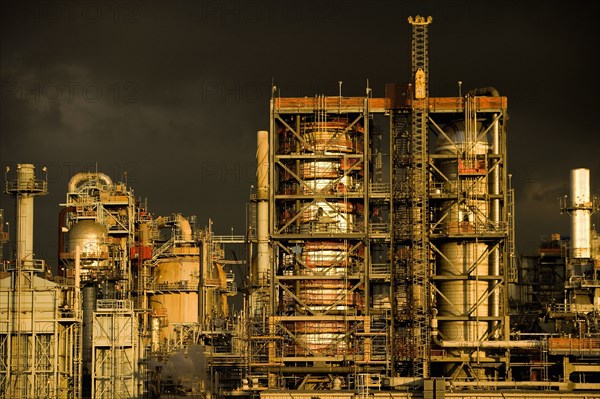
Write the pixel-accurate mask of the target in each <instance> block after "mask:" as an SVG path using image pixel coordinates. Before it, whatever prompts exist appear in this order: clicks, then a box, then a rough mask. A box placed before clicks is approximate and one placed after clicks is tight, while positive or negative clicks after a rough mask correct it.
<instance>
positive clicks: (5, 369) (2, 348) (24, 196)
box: [0, 164, 81, 399]
mask: <svg viewBox="0 0 600 399" xmlns="http://www.w3.org/2000/svg"><path fill="white" fill-rule="evenodd" d="M8 172H9V170H8V169H7V179H6V192H7V193H9V194H12V195H14V196H15V197H16V200H17V212H16V214H17V229H16V230H17V247H16V258H15V259H14V260H11V261H8V262H5V263H3V264H2V266H3V267H2V270H1V271H2V272H8V273H7V274H8V277H6V274H3V275H2V277H3V278H0V396H2V397H6V398H15V399H16V398H32V399H33V398H41V397H44V398H67V397H68V398H78V397H80V391H79V386H80V375H81V374H80V353H79V350H78V349H79V345H78V344H79V331H80V329H79V327H80V323H81V320H80V319H79V318H78V314H77V312H76V310H75V309H76V303H77V299H76V298H77V297H76V294H75V295H74V292H73V291H74V287H73V286H72V285H69V286H61V285H59V284H58V283H56V282H53V281H50V280H49V279H47V278H45V277H46V274H47V272H48V267H47V265H46V263H45V262H44V261H43V260H41V259H35V255H34V252H33V208H34V207H33V205H34V204H33V200H34V197H35V196H39V195H45V194H46V193H47V187H48V182H47V180H40V179H37V178H36V176H35V167H34V166H33V165H31V164H19V165H18V166H17V170H16V178H15V180H9V178H8Z"/></svg>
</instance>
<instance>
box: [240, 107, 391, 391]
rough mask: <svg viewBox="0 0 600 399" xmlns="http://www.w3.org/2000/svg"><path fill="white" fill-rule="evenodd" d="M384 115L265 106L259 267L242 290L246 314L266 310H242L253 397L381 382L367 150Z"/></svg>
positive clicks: (382, 347)
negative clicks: (247, 292) (265, 245)
mask: <svg viewBox="0 0 600 399" xmlns="http://www.w3.org/2000/svg"><path fill="white" fill-rule="evenodd" d="M385 103H386V102H385V101H384V99H372V98H369V97H364V98H363V97H351V98H348V97H341V96H340V97H322V96H319V97H315V98H274V99H273V100H272V103H271V134H270V140H269V151H268V152H269V158H268V166H269V171H270V174H269V182H270V184H269V185H268V190H269V192H268V197H267V198H268V205H269V215H268V216H269V220H268V223H269V236H270V247H269V250H270V254H269V257H270V267H269V269H268V270H266V271H263V273H260V271H261V270H262V269H264V267H263V266H261V265H260V264H259V265H258V267H257V270H258V271H257V273H258V274H257V275H256V276H255V278H254V283H253V285H254V292H255V293H257V296H255V298H256V300H255V306H256V305H258V304H264V303H268V307H267V308H265V312H263V311H262V310H261V309H262V308H261V309H256V308H255V309H253V313H254V320H255V324H257V325H259V326H260V325H262V326H263V327H262V328H260V327H259V328H256V329H255V331H254V334H253V333H251V337H250V338H251V358H252V359H251V363H250V368H251V376H252V380H254V381H256V384H257V385H258V386H263V387H266V386H268V387H270V388H290V389H320V390H322V389H335V387H337V389H342V387H343V389H356V390H360V391H364V389H366V388H368V387H369V386H374V385H378V384H379V381H380V377H381V376H385V375H389V374H390V367H391V357H390V356H389V354H390V347H391V343H390V340H389V337H390V336H391V323H389V319H390V317H391V310H390V309H391V305H390V302H389V292H390V281H391V278H390V270H391V269H390V260H389V257H388V256H387V254H388V253H389V250H390V248H389V245H390V227H389V221H388V220H387V214H388V213H389V199H390V193H389V187H390V184H389V182H387V183H385V182H383V180H382V179H383V178H382V174H381V173H377V176H378V177H377V178H376V177H375V175H376V174H375V173H373V172H372V169H373V167H374V165H375V164H377V161H376V157H375V156H374V152H373V150H372V143H371V140H372V132H371V119H372V116H373V115H374V114H377V113H379V114H383V113H384V112H385ZM259 137H260V135H259ZM263 153H264V150H261V147H260V145H259V157H261V156H262V155H261V154H263ZM259 162H260V159H259ZM378 164H379V165H381V160H380V161H379V163H378ZM260 175H261V174H260V172H259V177H260ZM388 175H389V174H388ZM263 187H264V184H263V185H261V184H260V182H259V190H260V189H261V188H263ZM259 195H260V196H261V197H263V199H262V201H264V193H261V192H260V191H259ZM258 205H259V206H260V205H261V204H260V203H259V204H258ZM259 219H261V218H260V209H259ZM260 223H261V222H260V220H259V227H258V232H259V240H258V241H259V245H260V243H261V239H260V235H261V234H260V232H261V227H260ZM259 252H260V247H259ZM259 256H261V253H259ZM267 288H268V292H269V293H268V298H269V301H268V302H267V301H264V300H260V301H259V298H262V297H264V296H265V294H264V293H265V289H267ZM261 293H262V294H261ZM259 295H260V297H259ZM359 375H361V377H360V378H358V376H359ZM253 385H254V384H253ZM258 386H257V387H253V388H256V389H259V388H258Z"/></svg>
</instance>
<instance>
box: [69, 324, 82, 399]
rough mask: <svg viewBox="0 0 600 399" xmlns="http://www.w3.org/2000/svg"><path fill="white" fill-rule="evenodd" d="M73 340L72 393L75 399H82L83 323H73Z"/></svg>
mask: <svg viewBox="0 0 600 399" xmlns="http://www.w3.org/2000/svg"><path fill="white" fill-rule="evenodd" d="M71 337H72V338H71V339H72V340H73V362H72V364H73V375H72V381H73V383H72V384H73V385H72V392H73V395H72V396H71V397H72V398H73V399H79V398H81V368H82V358H81V340H82V331H81V323H80V322H79V321H76V322H75V323H73V326H72V332H71Z"/></svg>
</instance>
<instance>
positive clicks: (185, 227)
mask: <svg viewBox="0 0 600 399" xmlns="http://www.w3.org/2000/svg"><path fill="white" fill-rule="evenodd" d="M175 218H176V219H177V223H178V224H179V231H180V232H181V240H183V241H192V226H190V222H188V220H187V219H186V218H184V217H183V215H181V214H179V213H178V214H177V215H175Z"/></svg>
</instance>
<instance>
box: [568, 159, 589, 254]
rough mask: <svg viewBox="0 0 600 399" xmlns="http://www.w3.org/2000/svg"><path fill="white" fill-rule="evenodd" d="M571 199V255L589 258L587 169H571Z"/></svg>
mask: <svg viewBox="0 0 600 399" xmlns="http://www.w3.org/2000/svg"><path fill="white" fill-rule="evenodd" d="M571 201H572V212H571V257H572V258H574V259H589V258H590V257H591V245H590V232H591V214H592V201H591V198H590V170H589V169H583V168H581V169H573V170H571Z"/></svg>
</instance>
